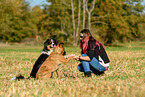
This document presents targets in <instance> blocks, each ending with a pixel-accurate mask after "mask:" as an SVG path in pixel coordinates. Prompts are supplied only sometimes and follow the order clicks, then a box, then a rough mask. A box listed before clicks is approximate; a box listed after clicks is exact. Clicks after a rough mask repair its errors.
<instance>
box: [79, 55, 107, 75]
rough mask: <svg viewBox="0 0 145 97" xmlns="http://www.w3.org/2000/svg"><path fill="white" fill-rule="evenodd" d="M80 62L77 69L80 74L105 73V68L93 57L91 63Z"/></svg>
mask: <svg viewBox="0 0 145 97" xmlns="http://www.w3.org/2000/svg"><path fill="white" fill-rule="evenodd" d="M81 56H87V55H86V54H82V55H81ZM80 62H81V64H79V65H78V67H77V68H78V70H79V71H80V72H88V71H91V72H92V73H94V74H96V75H98V74H101V73H104V71H106V67H104V66H102V65H101V64H100V63H99V61H98V60H97V59H96V58H95V57H93V59H92V60H91V61H84V60H80Z"/></svg>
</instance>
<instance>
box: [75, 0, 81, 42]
mask: <svg viewBox="0 0 145 97" xmlns="http://www.w3.org/2000/svg"><path fill="white" fill-rule="evenodd" d="M80 13H81V0H79V11H78V25H77V31H76V42H75V43H76V44H77V42H78V32H79V27H80Z"/></svg>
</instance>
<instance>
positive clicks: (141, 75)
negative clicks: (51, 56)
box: [0, 42, 145, 97]
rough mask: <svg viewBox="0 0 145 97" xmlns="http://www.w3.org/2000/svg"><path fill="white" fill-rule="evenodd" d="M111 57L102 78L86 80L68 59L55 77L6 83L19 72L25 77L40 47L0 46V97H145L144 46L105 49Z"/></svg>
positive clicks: (75, 50) (70, 51)
mask: <svg viewBox="0 0 145 97" xmlns="http://www.w3.org/2000/svg"><path fill="white" fill-rule="evenodd" d="M105 48H106V51H107V54H108V56H109V58H110V61H111V62H110V67H109V70H108V71H106V72H105V74H104V75H101V76H96V75H94V74H93V75H92V78H85V77H84V75H83V73H82V72H79V71H78V70H77V65H78V64H79V62H78V61H75V60H71V61H70V62H69V63H67V64H66V65H63V66H62V67H61V68H60V69H59V70H60V74H61V78H60V79H59V78H57V77H56V75H55V74H54V75H55V76H54V78H52V79H46V80H34V79H30V80H22V81H9V80H10V79H11V78H12V77H15V76H16V75H17V74H19V73H21V74H22V75H24V76H25V77H28V76H29V74H30V72H31V69H32V67H33V64H34V62H35V61H36V60H37V58H38V57H39V55H40V54H41V51H42V49H43V46H25V45H3V46H0V71H1V72H0V81H1V83H0V96H1V97H11V96H12V97H19V96H20V97H36V96H37V97H69V96H70V97H90V96H93V97H144V92H145V87H144V86H145V65H144V64H145V43H143V42H141V43H140V42H139V43H137V42H134V43H133V42H132V43H125V44H118V45H117V46H114V47H107V46H106V47H105ZM65 50H66V52H67V54H68V55H69V54H76V55H80V48H78V47H65Z"/></svg>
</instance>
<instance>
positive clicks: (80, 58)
mask: <svg viewBox="0 0 145 97" xmlns="http://www.w3.org/2000/svg"><path fill="white" fill-rule="evenodd" d="M73 59H75V60H78V61H79V60H85V61H91V59H90V58H89V56H75V57H74V58H73Z"/></svg>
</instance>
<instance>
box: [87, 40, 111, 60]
mask: <svg viewBox="0 0 145 97" xmlns="http://www.w3.org/2000/svg"><path fill="white" fill-rule="evenodd" d="M94 44H95V41H89V42H88V49H87V55H88V56H89V57H90V59H91V60H92V59H93V57H95V58H96V59H97V60H99V56H100V57H101V58H102V60H103V61H104V63H109V62H110V60H109V58H108V56H107V53H106V51H105V49H104V48H103V46H102V45H100V50H99V46H98V45H97V46H96V45H95V46H96V47H93V45H94Z"/></svg>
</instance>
